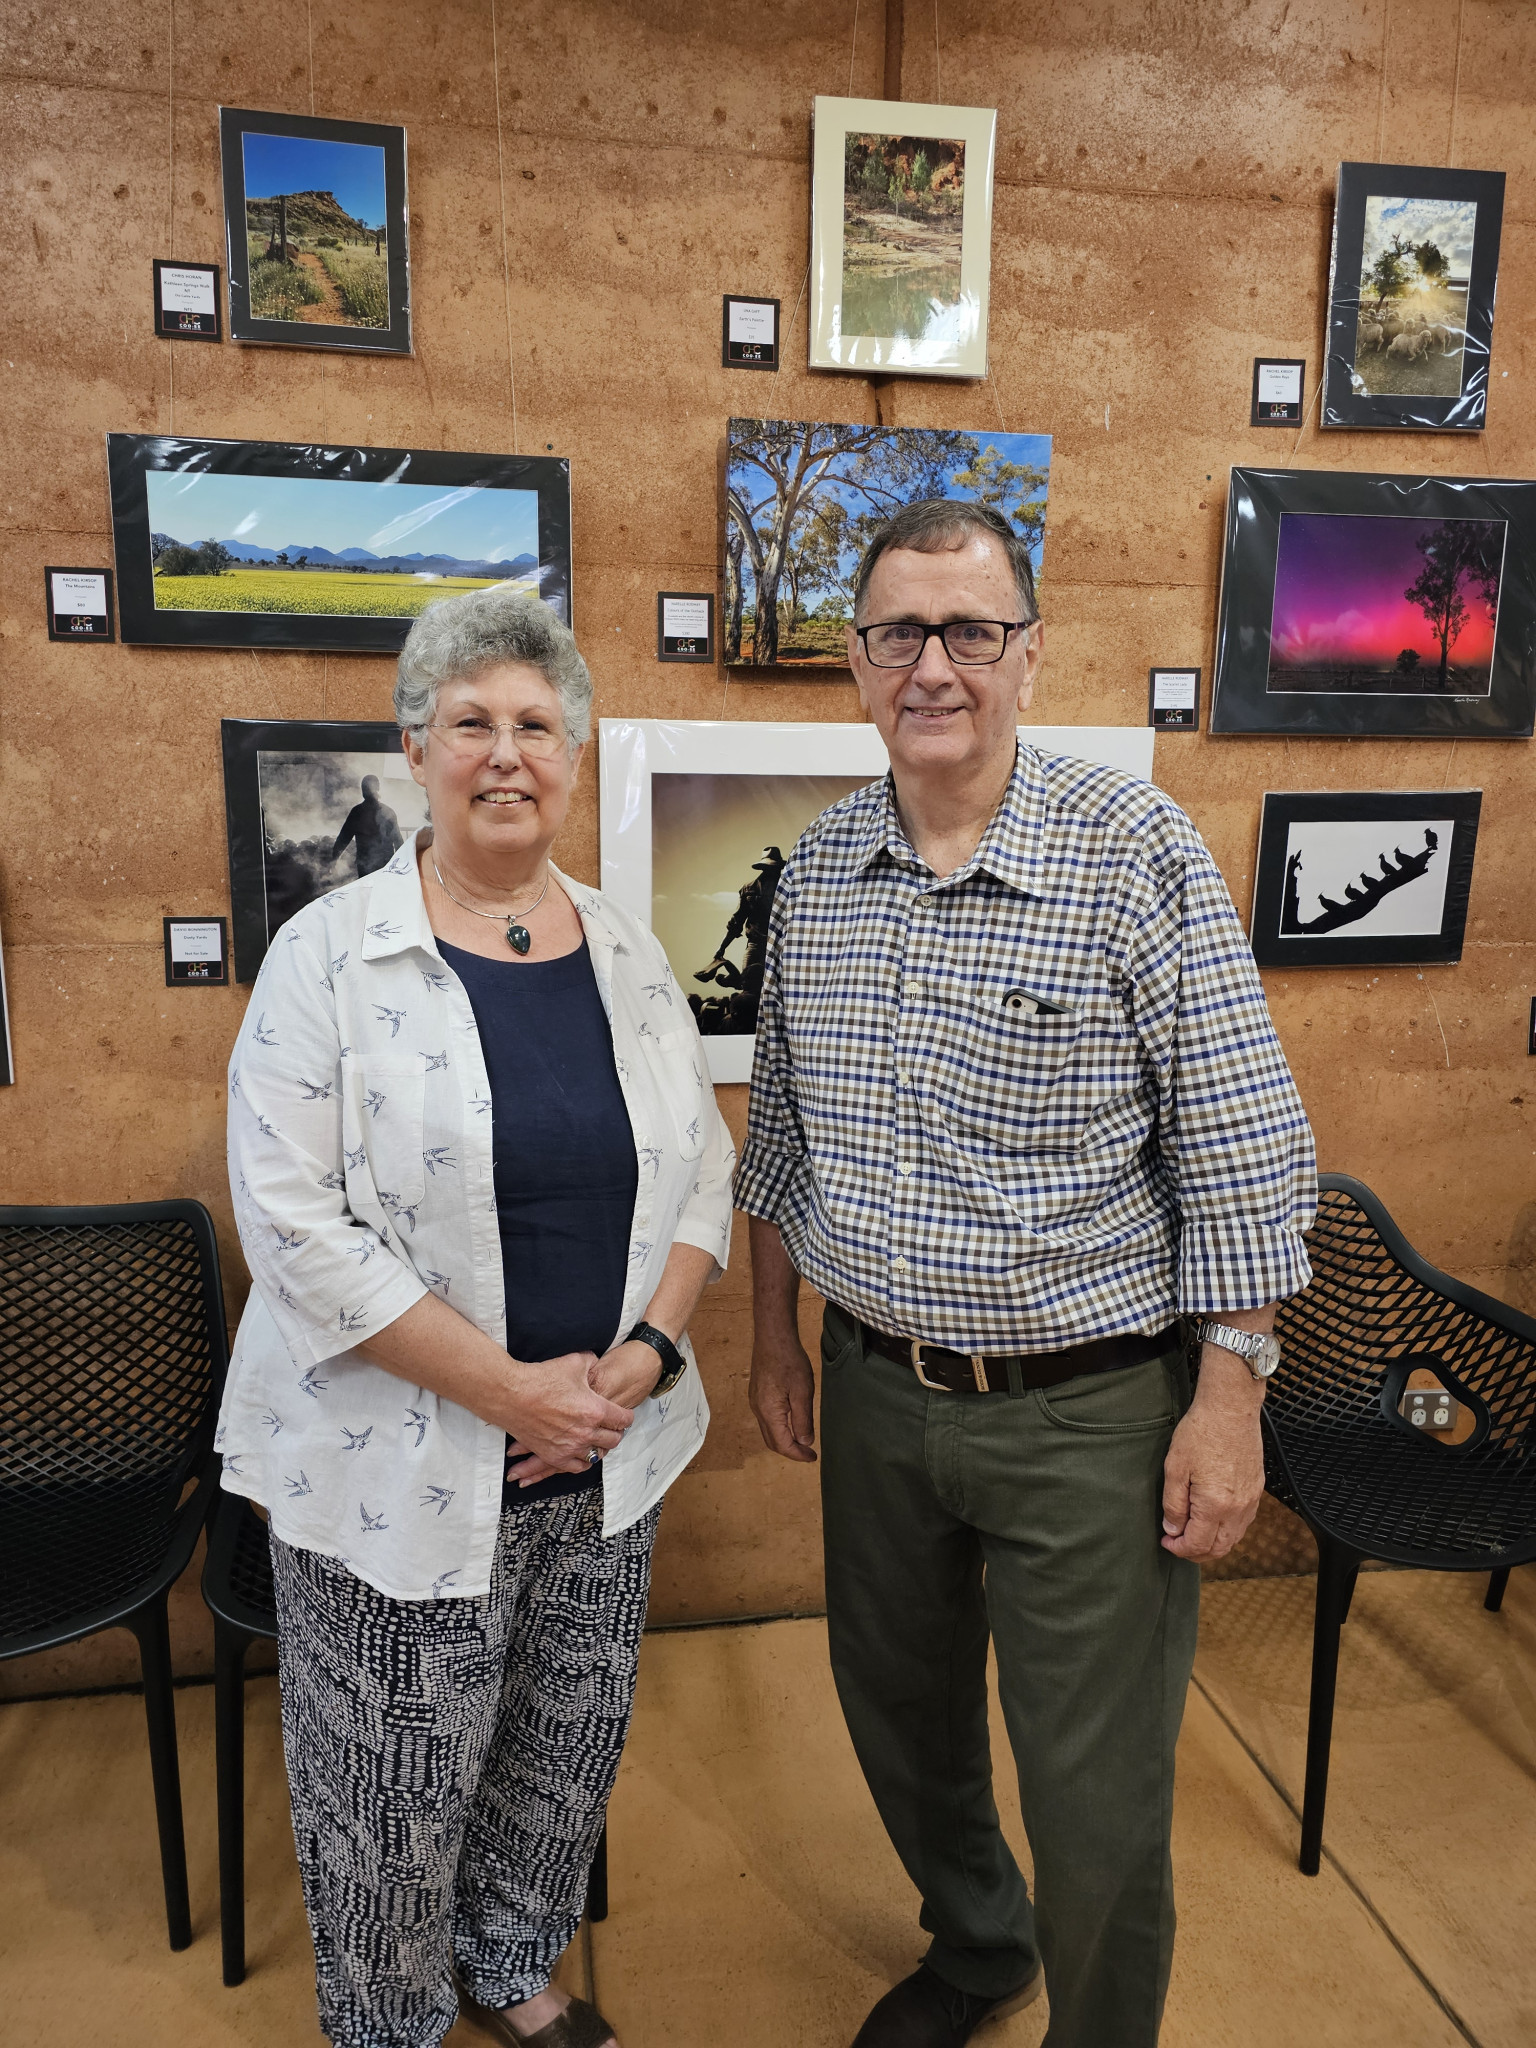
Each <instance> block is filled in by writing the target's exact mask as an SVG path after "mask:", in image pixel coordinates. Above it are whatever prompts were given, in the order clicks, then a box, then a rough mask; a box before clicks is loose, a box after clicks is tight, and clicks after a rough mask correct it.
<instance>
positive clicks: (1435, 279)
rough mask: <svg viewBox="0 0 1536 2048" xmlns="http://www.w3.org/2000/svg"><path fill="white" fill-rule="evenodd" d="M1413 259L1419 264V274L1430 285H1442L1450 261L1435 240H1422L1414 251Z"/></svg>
mask: <svg viewBox="0 0 1536 2048" xmlns="http://www.w3.org/2000/svg"><path fill="white" fill-rule="evenodd" d="M1413 260H1414V262H1415V263H1417V265H1418V266H1419V275H1420V277H1422V278H1423V280H1424V282H1425V283H1426V284H1428V285H1436V286H1438V285H1442V284H1444V282H1445V276H1446V272H1447V271H1448V270H1449V269H1450V267H1451V266H1450V262H1449V259H1448V258H1447V257H1445V256H1444V255H1442V253H1441V252H1440V250H1439V249H1437V248H1436V247H1435V245H1434V243H1433V242H1420V243H1419V244H1418V245H1417V247H1416V248H1415V249H1414V252H1413Z"/></svg>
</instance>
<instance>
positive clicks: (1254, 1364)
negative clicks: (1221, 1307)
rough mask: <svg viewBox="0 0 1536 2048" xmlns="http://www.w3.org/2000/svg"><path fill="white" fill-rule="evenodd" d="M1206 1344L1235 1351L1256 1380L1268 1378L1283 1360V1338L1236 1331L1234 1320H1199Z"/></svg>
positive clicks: (1200, 1334) (1199, 1332)
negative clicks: (1281, 1341) (1231, 1323)
mask: <svg viewBox="0 0 1536 2048" xmlns="http://www.w3.org/2000/svg"><path fill="white" fill-rule="evenodd" d="M1195 1335H1196V1336H1197V1337H1198V1338H1199V1339H1200V1341H1201V1343H1202V1344H1214V1345H1216V1346H1217V1347H1218V1348H1219V1349H1220V1350H1222V1351H1235V1352H1236V1353H1237V1355H1238V1357H1239V1358H1240V1359H1242V1361H1243V1363H1244V1364H1245V1365H1246V1366H1247V1368H1248V1370H1249V1371H1250V1372H1251V1373H1252V1374H1253V1376H1254V1378H1255V1379H1256V1380H1267V1379H1268V1378H1269V1376H1270V1374H1271V1373H1272V1372H1273V1371H1274V1369H1275V1367H1276V1366H1277V1365H1278V1364H1279V1363H1280V1339H1279V1338H1278V1337H1261V1336H1260V1335H1259V1333H1258V1332H1257V1331H1256V1330H1234V1329H1233V1328H1232V1326H1231V1325H1230V1323H1196V1325H1195Z"/></svg>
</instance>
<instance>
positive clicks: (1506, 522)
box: [1210, 469, 1536, 739]
mask: <svg viewBox="0 0 1536 2048" xmlns="http://www.w3.org/2000/svg"><path fill="white" fill-rule="evenodd" d="M1533 703H1536V483H1528V482H1518V481H1509V480H1500V479H1497V478H1493V477H1453V476H1376V475H1360V474H1353V473H1349V472H1345V471H1339V470H1287V469H1234V470H1233V472H1232V483H1231V490H1230V493H1229V496H1228V499H1227V538H1226V556H1225V560H1224V563H1223V568H1222V578H1221V602H1220V606H1219V610H1218V615H1217V624H1216V674H1215V685H1214V689H1213V694H1212V700H1211V723H1210V729H1211V731H1212V732H1213V733H1220V732H1246V733H1277V734H1291V735H1301V734H1311V735H1315V734H1320V733H1321V734H1333V733H1371V734H1378V735H1382V736H1386V737H1392V738H1401V739H1426V738H1436V739H1447V738H1455V737H1456V736H1458V735H1460V736H1461V737H1463V738H1477V739H1524V738H1528V737H1529V735H1530V732H1531V726H1532V707H1533Z"/></svg>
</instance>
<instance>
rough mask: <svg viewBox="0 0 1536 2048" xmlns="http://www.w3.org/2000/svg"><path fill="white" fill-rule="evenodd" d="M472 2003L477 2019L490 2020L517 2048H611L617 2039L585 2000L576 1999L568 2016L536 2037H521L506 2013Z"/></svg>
mask: <svg viewBox="0 0 1536 2048" xmlns="http://www.w3.org/2000/svg"><path fill="white" fill-rule="evenodd" d="M469 2002H472V2003H473V2004H474V2006H475V2011H476V2013H477V2015H478V2016H479V2017H480V2018H481V2019H484V2020H489V2021H490V2023H491V2025H492V2026H493V2027H494V2028H495V2029H496V2031H497V2032H498V2033H499V2034H500V2035H501V2038H502V2039H503V2040H504V2041H507V2042H510V2043H512V2044H513V2048H609V2043H610V2042H612V2041H613V2040H614V2039H615V2038H616V2036H615V2034H614V2031H613V2028H612V2027H611V2026H610V2025H609V2024H608V2022H607V2020H605V2019H604V2018H603V2016H602V2014H601V2013H600V2012H599V2011H598V2009H597V2007H596V2006H595V2005H588V2003H587V2001H586V2000H585V1999H584V1998H573V1999H572V2000H571V2002H570V2004H569V2005H568V2006H567V2007H566V2008H565V2011H564V2012H562V2013H559V2014H557V2015H556V2017H555V2018H554V2019H552V2020H551V2021H550V2022H549V2024H548V2026H544V2027H540V2028H539V2030H538V2032H537V2033H536V2034H519V2033H517V2032H516V2031H515V2030H514V2028H513V2026H512V2024H511V2022H510V2021H509V2020H508V2018H507V2016H506V2014H505V2013H504V2012H499V2011H498V2010H497V2009H496V2008H495V2007H494V2006H488V2005H481V2004H480V2003H479V2002H478V2000H475V2001H469Z"/></svg>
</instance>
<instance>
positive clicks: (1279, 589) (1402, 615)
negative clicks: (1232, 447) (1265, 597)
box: [1268, 512, 1507, 697]
mask: <svg viewBox="0 0 1536 2048" xmlns="http://www.w3.org/2000/svg"><path fill="white" fill-rule="evenodd" d="M1506 532H1507V526H1506V522H1505V521H1504V520H1502V519H1413V518H1388V517H1383V516H1375V515H1371V514H1359V513H1333V512H1286V513H1284V514H1282V516H1281V520H1280V552H1279V558H1278V561H1277V564H1276V569H1275V601H1274V613H1273V616H1272V619H1271V623H1270V639H1269V685H1268V687H1269V688H1270V690H1271V691H1278V692H1296V691H1325V692H1328V693H1349V692H1367V693H1369V694H1371V695H1374V696H1396V697H1402V696H1416V697H1418V696H1428V695H1440V696H1454V697H1486V696H1487V695H1488V694H1489V691H1490V689H1491V687H1492V680H1493V649H1494V640H1495V637H1496V634H1497V627H1498V615H1499V584H1500V579H1501V577H1502V575H1503V568H1504V542H1505V535H1506Z"/></svg>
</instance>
